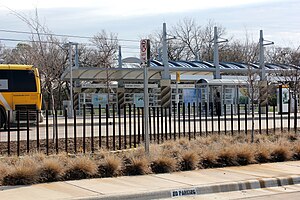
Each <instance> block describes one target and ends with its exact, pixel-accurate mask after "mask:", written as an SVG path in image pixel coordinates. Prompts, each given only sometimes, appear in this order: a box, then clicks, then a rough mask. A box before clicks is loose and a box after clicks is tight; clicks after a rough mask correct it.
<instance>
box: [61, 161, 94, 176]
mask: <svg viewBox="0 0 300 200" xmlns="http://www.w3.org/2000/svg"><path fill="white" fill-rule="evenodd" d="M69 165H70V166H69V168H68V169H67V170H66V172H65V176H64V178H65V179H66V180H78V179H85V178H92V177H94V176H96V174H97V165H96V163H95V162H94V161H93V160H91V159H90V158H89V157H86V156H82V157H76V158H73V159H72V160H71V161H70V164H69Z"/></svg>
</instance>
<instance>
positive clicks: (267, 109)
mask: <svg viewBox="0 0 300 200" xmlns="http://www.w3.org/2000/svg"><path fill="white" fill-rule="evenodd" d="M266 111H267V112H266V120H267V121H266V131H267V135H269V106H268V104H266Z"/></svg>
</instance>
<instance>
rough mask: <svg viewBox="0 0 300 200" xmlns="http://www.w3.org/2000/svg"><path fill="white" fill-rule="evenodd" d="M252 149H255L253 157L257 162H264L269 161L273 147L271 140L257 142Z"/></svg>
mask: <svg viewBox="0 0 300 200" xmlns="http://www.w3.org/2000/svg"><path fill="white" fill-rule="evenodd" d="M253 149H254V150H255V154H254V158H255V160H256V161H257V162H258V163H266V162H269V161H270V159H271V151H272V149H273V145H272V143H271V142H260V143H257V144H255V146H254V148H253Z"/></svg>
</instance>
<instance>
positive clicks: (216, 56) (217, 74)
mask: <svg viewBox="0 0 300 200" xmlns="http://www.w3.org/2000/svg"><path fill="white" fill-rule="evenodd" d="M219 39H220V37H219V36H218V28H217V27H216V26H215V27H214V39H213V43H214V66H215V68H216V71H215V74H214V78H215V79H220V78H221V74H220V63H219V43H223V42H228V40H227V39H223V38H221V39H223V40H219Z"/></svg>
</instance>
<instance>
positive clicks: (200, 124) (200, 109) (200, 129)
mask: <svg viewBox="0 0 300 200" xmlns="http://www.w3.org/2000/svg"><path fill="white" fill-rule="evenodd" d="M198 110H199V131H200V134H199V135H200V136H202V120H201V116H202V107H201V103H199V108H198Z"/></svg>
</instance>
